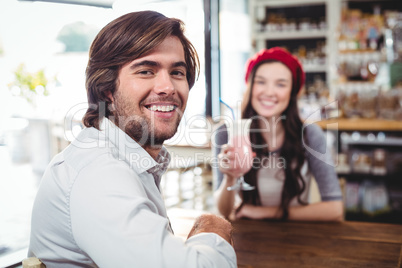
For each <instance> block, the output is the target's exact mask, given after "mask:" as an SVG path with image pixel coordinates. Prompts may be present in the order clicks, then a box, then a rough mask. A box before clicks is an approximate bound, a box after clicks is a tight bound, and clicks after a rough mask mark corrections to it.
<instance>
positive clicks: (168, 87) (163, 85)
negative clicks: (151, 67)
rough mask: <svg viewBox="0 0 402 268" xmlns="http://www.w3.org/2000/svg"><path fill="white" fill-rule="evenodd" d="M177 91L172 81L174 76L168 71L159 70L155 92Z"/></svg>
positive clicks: (167, 92)
mask: <svg viewBox="0 0 402 268" xmlns="http://www.w3.org/2000/svg"><path fill="white" fill-rule="evenodd" d="M174 92H175V88H174V85H173V83H172V77H171V76H170V74H169V73H168V72H167V71H166V72H165V71H162V72H159V73H158V75H157V76H156V82H155V93H156V94H166V95H172V94H174Z"/></svg>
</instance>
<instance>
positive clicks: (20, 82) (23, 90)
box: [9, 63, 49, 103]
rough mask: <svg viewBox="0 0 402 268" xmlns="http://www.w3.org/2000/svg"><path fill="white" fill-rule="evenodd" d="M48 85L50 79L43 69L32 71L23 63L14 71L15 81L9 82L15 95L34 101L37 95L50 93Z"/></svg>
mask: <svg viewBox="0 0 402 268" xmlns="http://www.w3.org/2000/svg"><path fill="white" fill-rule="evenodd" d="M47 85H48V79H47V78H46V76H45V71H44V70H43V69H41V70H39V71H37V72H34V73H30V72H28V71H27V70H26V67H25V64H23V63H21V64H20V65H19V66H18V68H17V69H16V70H15V72H14V81H13V82H11V83H10V84H9V89H10V90H11V91H12V94H13V95H16V96H20V97H23V98H25V99H26V100H27V101H28V102H29V103H34V99H35V98H36V95H44V96H47V95H49V90H48V89H47Z"/></svg>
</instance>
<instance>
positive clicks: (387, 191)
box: [0, 0, 402, 267]
mask: <svg viewBox="0 0 402 268" xmlns="http://www.w3.org/2000/svg"><path fill="white" fill-rule="evenodd" d="M400 6H401V5H400V3H399V1H398V0H382V1H378V0H377V1H371V0H300V1H298V0H282V1H277V0H249V1H247V0H217V1H214V0H187V1H184V0H164V1H163V0H140V1H130V0H115V1H114V0H82V1H80V0H52V1H50V0H48V1H30V0H2V3H1V8H0V109H1V110H0V167H1V168H0V267H3V266H8V265H10V264H11V263H16V262H18V261H20V260H21V259H22V258H23V257H25V254H26V248H27V246H28V243H29V229H30V212H31V208H32V202H33V199H34V197H35V194H36V190H37V187H38V185H39V183H40V179H41V176H42V174H43V172H44V170H45V168H46V165H47V164H48V162H49V161H50V159H51V158H52V157H53V156H54V155H55V154H57V153H58V152H60V151H61V150H63V148H65V147H66V146H67V145H68V144H69V143H70V142H71V140H73V139H74V137H75V136H76V135H77V133H79V131H80V130H81V129H82V124H81V122H80V119H81V117H82V114H83V112H84V111H85V108H86V93H85V82H84V80H85V67H86V63H87V60H88V56H87V54H88V48H89V45H90V43H91V42H92V40H93V38H94V36H95V35H96V33H97V32H98V31H99V30H100V29H101V28H102V27H103V26H104V25H106V24H107V23H108V22H109V21H111V20H113V19H114V18H116V17H118V16H120V15H122V14H125V13H127V12H130V11H137V10H146V9H151V10H156V11H159V12H161V13H163V14H165V15H166V16H169V17H177V18H180V19H181V20H183V21H184V22H185V24H186V32H187V36H188V37H189V39H190V40H191V41H192V42H193V44H194V45H195V47H196V49H197V51H198V52H199V56H200V60H201V73H200V76H199V78H198V81H197V82H196V84H195V86H194V88H193V89H192V90H191V92H190V98H189V104H188V108H187V110H186V112H185V115H184V120H183V121H182V123H181V125H180V127H179V132H178V134H177V135H176V136H175V137H173V138H172V139H171V140H169V141H168V142H167V147H168V149H169V150H170V151H171V153H172V156H173V161H172V163H171V166H170V167H169V170H168V172H167V173H166V174H165V175H164V179H163V182H162V183H163V190H164V197H165V201H166V205H167V208H168V209H169V208H174V207H184V208H191V209H196V210H206V211H211V212H216V210H215V208H214V203H213V202H214V201H213V198H212V189H213V187H214V181H213V174H212V171H211V168H210V161H213V156H212V154H211V151H210V142H211V141H210V132H211V130H212V129H213V127H214V125H215V124H217V123H219V120H220V118H222V116H223V117H224V116H231V112H230V110H228V109H227V108H226V106H224V105H222V104H221V103H220V102H219V99H222V100H224V101H225V102H226V103H227V104H229V105H230V106H231V107H233V109H234V110H235V113H236V114H238V109H239V106H240V103H241V98H242V93H243V92H244V90H245V85H244V80H243V77H244V74H243V72H244V64H245V62H246V60H247V58H248V57H249V56H250V55H252V54H253V53H254V52H256V51H258V50H260V49H261V48H264V47H266V48H269V47H273V46H282V47H285V48H287V49H288V50H289V51H290V52H291V53H293V54H294V55H296V56H298V57H299V58H300V60H301V61H302V64H303V67H304V69H305V71H306V78H307V80H306V86H305V88H304V89H303V91H302V93H301V94H300V96H299V109H300V115H301V117H302V118H303V119H304V120H305V122H306V124H310V123H317V124H318V125H320V126H321V127H322V128H323V129H324V130H325V131H326V137H327V143H328V147H329V149H330V150H331V153H332V154H333V157H334V159H335V162H336V167H335V168H336V170H337V172H338V176H339V182H340V184H341V186H342V190H343V193H344V204H345V219H346V220H356V221H372V222H388V223H396V224H401V223H402V180H401V178H402V176H401V175H402V160H401V159H402V8H401V7H400ZM195 155H196V156H195ZM312 187H316V186H315V185H314V184H313V186H312ZM314 193H315V194H314ZM310 200H311V202H316V201H318V200H319V194H318V193H317V191H313V194H312V196H311V198H310ZM15 260H16V261H15Z"/></svg>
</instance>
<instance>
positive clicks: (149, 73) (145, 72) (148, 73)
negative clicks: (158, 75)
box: [138, 70, 153, 75]
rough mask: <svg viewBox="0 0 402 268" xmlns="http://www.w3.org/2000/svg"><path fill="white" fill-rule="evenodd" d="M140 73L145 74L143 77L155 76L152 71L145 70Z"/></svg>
mask: <svg viewBox="0 0 402 268" xmlns="http://www.w3.org/2000/svg"><path fill="white" fill-rule="evenodd" d="M138 73H139V74H143V75H151V74H153V72H152V71H150V70H143V71H139V72H138Z"/></svg>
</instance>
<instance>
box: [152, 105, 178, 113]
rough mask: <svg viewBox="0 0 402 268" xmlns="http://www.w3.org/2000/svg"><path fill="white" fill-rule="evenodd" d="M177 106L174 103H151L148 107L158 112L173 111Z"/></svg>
mask: <svg viewBox="0 0 402 268" xmlns="http://www.w3.org/2000/svg"><path fill="white" fill-rule="evenodd" d="M174 108H175V106H174V105H151V106H150V107H149V108H148V109H149V110H151V111H158V112H171V111H173V110H174Z"/></svg>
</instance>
